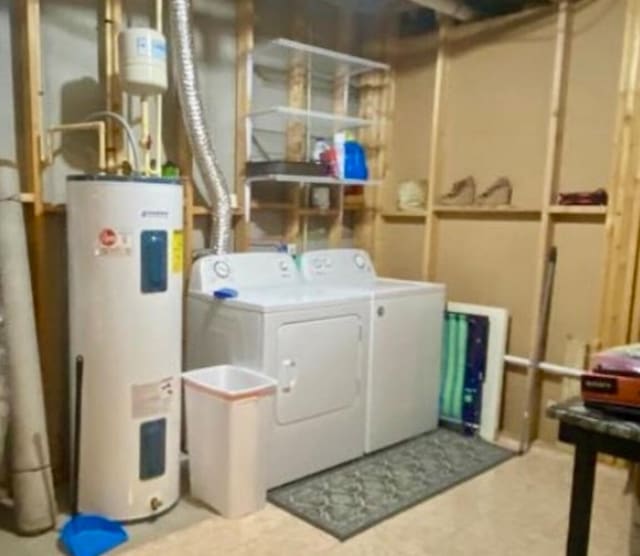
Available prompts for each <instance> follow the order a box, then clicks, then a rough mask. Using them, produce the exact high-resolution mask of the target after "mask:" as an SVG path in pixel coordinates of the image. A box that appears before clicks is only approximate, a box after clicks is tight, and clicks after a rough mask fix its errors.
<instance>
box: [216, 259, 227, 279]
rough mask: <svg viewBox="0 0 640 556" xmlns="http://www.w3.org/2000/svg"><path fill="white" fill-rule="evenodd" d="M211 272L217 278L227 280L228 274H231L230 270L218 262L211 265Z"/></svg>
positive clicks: (225, 264) (221, 262) (222, 262)
mask: <svg viewBox="0 0 640 556" xmlns="http://www.w3.org/2000/svg"><path fill="white" fill-rule="evenodd" d="M213 272H215V274H216V276H217V277H218V278H222V279H225V278H229V274H231V268H229V265H228V264H227V263H225V262H224V261H218V262H216V263H215V264H214V265H213Z"/></svg>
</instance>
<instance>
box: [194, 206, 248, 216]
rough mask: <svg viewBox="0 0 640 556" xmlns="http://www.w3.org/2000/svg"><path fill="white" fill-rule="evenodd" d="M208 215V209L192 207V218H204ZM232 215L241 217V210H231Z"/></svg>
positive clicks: (209, 210)
mask: <svg viewBox="0 0 640 556" xmlns="http://www.w3.org/2000/svg"><path fill="white" fill-rule="evenodd" d="M210 213H211V209H210V208H209V207H200V206H194V207H193V215H194V216H206V215H208V214H210ZM232 214H233V216H242V209H240V208H235V209H233V210H232Z"/></svg>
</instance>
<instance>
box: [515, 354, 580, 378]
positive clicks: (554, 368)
mask: <svg viewBox="0 0 640 556" xmlns="http://www.w3.org/2000/svg"><path fill="white" fill-rule="evenodd" d="M504 362H505V363H508V364H509V365H514V366H516V367H525V368H526V367H529V366H530V365H531V361H530V360H529V359H528V358H526V357H519V356H517V355H505V356H504ZM538 369H540V370H541V371H542V372H545V373H547V374H551V375H557V376H566V377H572V378H580V377H581V376H582V375H583V374H585V373H586V371H585V370H584V369H574V368H573V367H565V366H564V365H556V364H555V363H549V362H547V361H541V362H540V363H539V364H538Z"/></svg>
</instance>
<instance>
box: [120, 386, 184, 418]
mask: <svg viewBox="0 0 640 556" xmlns="http://www.w3.org/2000/svg"><path fill="white" fill-rule="evenodd" d="M175 382H176V381H175V378H173V377H169V378H164V379H162V380H158V381H155V382H147V383H144V384H134V385H133V386H132V387H131V415H132V417H133V418H134V419H146V418H147V417H154V416H157V415H164V414H166V413H168V412H169V409H170V408H171V402H172V400H173V398H174V396H176V395H178V392H176V384H175Z"/></svg>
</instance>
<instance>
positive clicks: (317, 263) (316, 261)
mask: <svg viewBox="0 0 640 556" xmlns="http://www.w3.org/2000/svg"><path fill="white" fill-rule="evenodd" d="M311 264H312V265H313V268H315V269H316V270H320V269H321V268H322V259H321V258H319V257H316V258H315V259H313V260H312V261H311Z"/></svg>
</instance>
